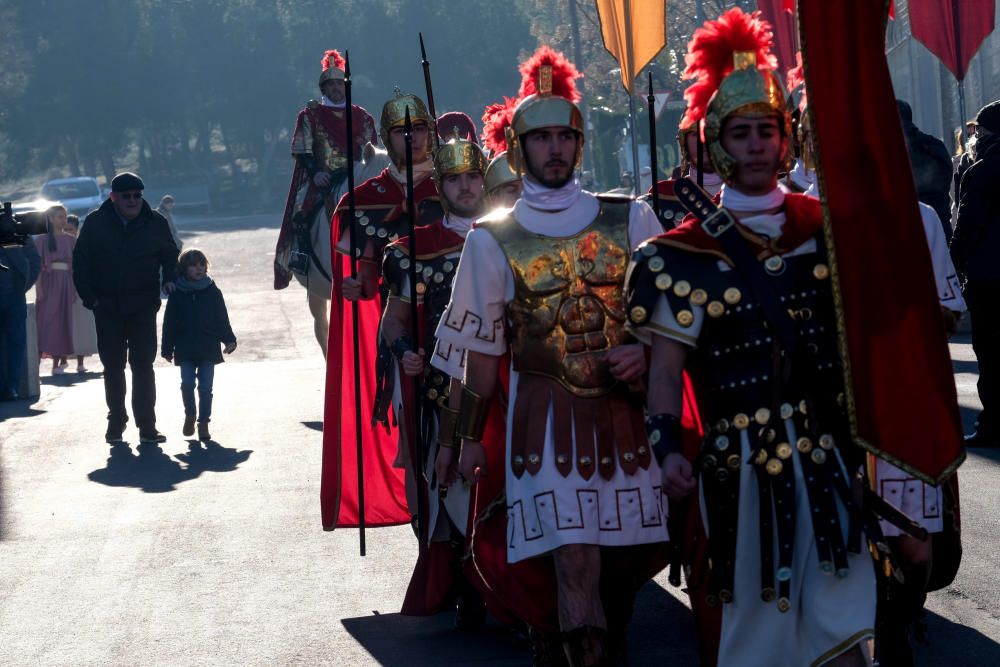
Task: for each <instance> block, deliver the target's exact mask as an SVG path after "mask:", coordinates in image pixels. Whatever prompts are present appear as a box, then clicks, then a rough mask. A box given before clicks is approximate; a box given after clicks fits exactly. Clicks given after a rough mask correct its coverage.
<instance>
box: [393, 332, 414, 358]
mask: <svg viewBox="0 0 1000 667" xmlns="http://www.w3.org/2000/svg"><path fill="white" fill-rule="evenodd" d="M389 349H390V350H392V356H394V357H396V360H397V361H402V360H403V355H404V354H406V353H407V352H412V351H413V343H411V342H410V338H409V336H400V337H399V338H397V339H396V340H394V341H392V345H390V346H389Z"/></svg>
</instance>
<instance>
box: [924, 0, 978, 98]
mask: <svg viewBox="0 0 1000 667" xmlns="http://www.w3.org/2000/svg"><path fill="white" fill-rule="evenodd" d="M995 18H996V0H910V32H911V33H912V34H913V37H914V38H915V39H917V40H918V41H919V42H920V43H921V44H923V45H924V46H926V47H927V49H928V50H929V51H930V52H931V53H933V54H934V55H935V56H937V57H938V58H939V59H940V60H941V62H942V63H944V66H945V67H947V68H948V69H949V70H950V71H951V73H952V74H954V75H955V78H956V79H957V80H959V81H961V80H962V79H964V78H965V74H966V72H968V71H969V62H971V61H972V57H973V56H974V55H976V51H978V50H979V47H980V46H981V45H982V43H983V40H984V39H986V37H987V36H988V35H989V34H990V33H991V32H993V27H994V21H995Z"/></svg>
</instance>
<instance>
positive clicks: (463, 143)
mask: <svg viewBox="0 0 1000 667" xmlns="http://www.w3.org/2000/svg"><path fill="white" fill-rule="evenodd" d="M467 171H478V172H479V173H485V172H486V156H484V155H483V151H482V149H481V148H479V146H478V145H476V143H475V142H473V141H469V140H467V139H462V138H461V137H460V136H459V135H458V132H457V131H456V132H455V134H454V135H452V137H451V139H449V140H448V142H447V143H444V144H441V146H440V147H439V148H438V149H437V150H436V151H435V152H434V179H435V180H436V181H437V182H438V183H440V182H441V179H443V178H444V177H445V176H449V175H451V174H464V173H465V172H467Z"/></svg>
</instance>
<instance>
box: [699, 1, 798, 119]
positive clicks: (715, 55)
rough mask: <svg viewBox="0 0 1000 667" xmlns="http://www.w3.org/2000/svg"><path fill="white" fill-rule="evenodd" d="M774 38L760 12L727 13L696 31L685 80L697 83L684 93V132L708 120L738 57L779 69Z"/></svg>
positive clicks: (758, 65)
mask: <svg viewBox="0 0 1000 667" xmlns="http://www.w3.org/2000/svg"><path fill="white" fill-rule="evenodd" d="M773 37H774V35H773V33H772V32H771V24H770V23H768V22H767V21H765V20H764V19H762V18H761V16H760V12H759V11H758V12H754V13H752V14H748V13H746V12H744V11H743V10H742V9H740V8H739V7H733V8H732V9H729V10H727V11H725V12H723V14H722V16H720V17H719V18H718V19H716V20H714V21H706V22H705V25H703V26H702V27H700V28H698V29H697V30H695V31H694V35H693V36H692V37H691V41H690V42H688V53H687V56H686V57H685V62H686V63H687V67H686V68H685V69H684V74H683V75H682V78H683V79H697V81H695V82H694V83H693V84H691V85H690V86H689V87H688V89H687V90H685V91H684V99H685V100H687V103H688V107H687V111H686V112H685V113H684V118H683V119H681V129H684V128H688V127H691V126H692V125H694V124H695V123H697V122H698V121H700V120H701V119H702V118H704V117H705V113H706V112H707V110H708V103H709V101H710V100H711V99H712V95H714V94H715V91H716V90H718V88H719V85H720V84H721V83H722V80H723V79H724V78H726V76H728V75H729V74H730V73H731V72H732V71H733V54H734V53H738V52H741V51H750V52H753V53H755V54H756V55H757V67H758V68H760V69H772V70H773V69H776V68H777V66H778V62H777V59H776V58H775V57H774V55H773V54H772V53H771V46H772V44H773Z"/></svg>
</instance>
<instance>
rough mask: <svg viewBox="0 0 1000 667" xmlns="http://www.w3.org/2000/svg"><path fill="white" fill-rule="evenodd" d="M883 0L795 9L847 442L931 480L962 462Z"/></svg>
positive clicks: (954, 400)
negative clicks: (841, 358) (888, 53)
mask: <svg viewBox="0 0 1000 667" xmlns="http://www.w3.org/2000/svg"><path fill="white" fill-rule="evenodd" d="M885 8H886V3H885V2H876V1H874V0H840V1H839V2H800V3H799V26H800V31H801V37H802V51H803V61H804V63H805V73H806V89H807V91H808V97H809V112H810V113H811V114H812V116H813V121H814V123H813V132H814V140H815V141H816V143H817V156H818V165H817V168H816V174H817V176H818V178H819V185H820V198H821V201H822V204H823V216H824V227H825V230H826V241H827V248H828V250H829V251H830V258H831V264H830V268H831V277H832V278H833V281H834V282H833V286H834V288H835V298H836V303H835V305H836V307H837V313H838V320H839V322H838V327H839V329H840V335H841V345H842V347H843V348H844V349H846V352H847V354H846V358H845V364H844V367H845V375H846V380H847V382H846V385H847V388H848V391H847V398H848V408H849V414H850V417H851V430H852V434H853V435H854V439H855V441H856V442H857V443H858V444H860V445H862V446H863V447H865V448H866V449H868V450H869V451H871V452H872V453H873V454H875V455H876V456H879V457H881V458H883V459H886V460H888V461H890V462H892V463H894V464H896V465H897V466H899V467H901V468H903V469H904V470H906V471H908V472H910V473H912V474H914V475H917V476H918V477H921V478H922V479H924V480H925V481H928V482H931V483H935V484H936V483H940V482H941V481H942V480H944V479H946V478H947V477H948V476H949V475H950V474H951V473H953V472H954V471H955V470H956V469H957V468H958V466H959V464H961V462H962V461H963V460H964V458H965V450H964V447H963V442H962V437H961V436H962V424H961V418H960V415H959V410H958V400H957V395H956V391H955V380H954V376H953V375H952V366H951V359H950V356H949V353H948V345H947V339H946V337H945V328H944V325H943V322H942V320H941V309H940V304H939V302H938V297H937V292H936V290H935V286H934V275H933V271H932V269H931V261H930V252H929V250H928V247H927V240H926V238H925V235H924V231H923V227H922V223H921V219H920V211H919V209H918V207H917V194H916V186H915V185H914V181H913V178H912V176H911V171H910V163H909V157H908V154H907V150H906V143H905V140H904V138H903V132H902V129H901V124H900V119H899V113H898V111H897V107H896V101H895V99H894V97H893V92H892V81H891V79H890V77H889V68H888V65H887V63H886V57H885V21H886V16H885Z"/></svg>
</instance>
